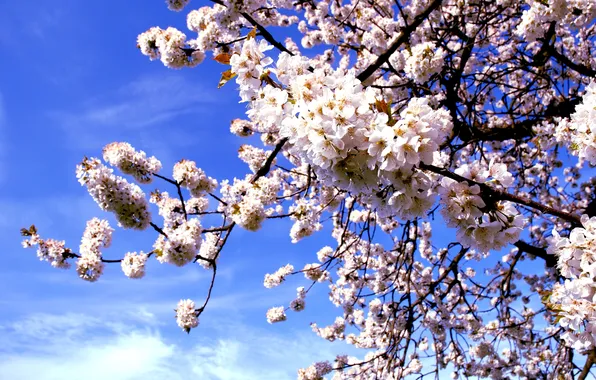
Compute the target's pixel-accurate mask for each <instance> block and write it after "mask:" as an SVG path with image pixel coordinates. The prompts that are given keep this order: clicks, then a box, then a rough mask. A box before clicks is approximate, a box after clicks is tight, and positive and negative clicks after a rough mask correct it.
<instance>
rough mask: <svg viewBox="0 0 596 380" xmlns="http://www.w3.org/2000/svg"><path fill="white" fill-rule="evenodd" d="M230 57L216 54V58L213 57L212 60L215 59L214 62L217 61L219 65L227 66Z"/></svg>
mask: <svg viewBox="0 0 596 380" xmlns="http://www.w3.org/2000/svg"><path fill="white" fill-rule="evenodd" d="M231 57H232V56H231V55H229V54H228V53H221V54H218V55H217V56H215V58H213V59H215V61H217V62H219V63H221V64H224V65H229V64H230V58H231Z"/></svg>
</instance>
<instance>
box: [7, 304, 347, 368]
mask: <svg viewBox="0 0 596 380" xmlns="http://www.w3.org/2000/svg"><path fill="white" fill-rule="evenodd" d="M109 318H114V315H105V314H104V315H102V316H89V315H85V314H54V315H52V314H34V315H30V316H28V317H26V318H23V319H22V320H20V321H15V322H12V323H8V324H4V325H1V326H0V373H2V374H3V376H6V378H10V379H14V380H20V379H33V378H35V379H38V380H54V379H56V380H57V379H60V380H70V379H73V380H74V379H79V378H80V376H81V374H85V378H86V379H90V380H93V379H108V378H109V379H111V380H134V379H144V380H152V379H160V380H161V379H172V380H174V379H189V378H199V379H203V380H252V379H255V380H256V379H259V380H263V379H272V380H273V379H275V380H283V379H295V378H296V370H297V368H299V367H304V366H308V365H309V364H310V363H312V362H313V361H316V360H320V359H331V358H332V357H333V352H334V351H335V350H336V349H337V346H336V345H332V344H329V343H326V342H324V341H322V340H321V339H320V338H318V337H316V336H314V334H309V335H297V334H295V333H292V332H290V333H281V332H280V330H279V329H274V328H270V329H265V330H261V329H255V328H248V327H247V326H245V325H241V324H227V325H225V326H223V325H222V326H220V327H222V328H220V329H218V330H219V331H218V337H214V336H213V335H211V334H209V331H208V330H201V329H197V330H195V331H193V334H191V335H190V336H187V335H185V334H182V333H180V334H179V335H177V336H176V337H175V338H172V339H168V338H166V337H164V336H163V335H162V334H160V333H159V332H158V331H157V330H156V329H155V328H154V327H152V326H151V325H149V326H148V325H147V324H146V323H145V322H146V321H140V320H135V319H134V318H131V316H130V315H125V316H122V315H120V316H119V317H117V319H109ZM276 330H277V331H276ZM222 331H224V332H227V333H222Z"/></svg>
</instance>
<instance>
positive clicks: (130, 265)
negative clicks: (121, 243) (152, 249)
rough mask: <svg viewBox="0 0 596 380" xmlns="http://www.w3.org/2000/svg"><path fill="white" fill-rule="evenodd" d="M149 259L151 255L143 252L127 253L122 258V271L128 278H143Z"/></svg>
mask: <svg viewBox="0 0 596 380" xmlns="http://www.w3.org/2000/svg"><path fill="white" fill-rule="evenodd" d="M148 258H149V255H148V254H146V253H143V252H139V253H136V252H127V253H126V254H125V255H124V257H123V258H122V262H121V266H122V271H123V272H124V274H125V275H126V277H128V278H143V277H145V263H146V262H147V259H148Z"/></svg>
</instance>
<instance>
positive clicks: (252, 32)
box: [246, 26, 257, 40]
mask: <svg viewBox="0 0 596 380" xmlns="http://www.w3.org/2000/svg"><path fill="white" fill-rule="evenodd" d="M256 36H257V27H256V26H255V27H254V28H252V30H251V31H250V32H248V35H247V36H246V37H248V39H249V40H250V39H251V38H255V37H256Z"/></svg>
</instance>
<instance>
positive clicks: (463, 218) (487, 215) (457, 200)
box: [439, 161, 525, 252]
mask: <svg viewBox="0 0 596 380" xmlns="http://www.w3.org/2000/svg"><path fill="white" fill-rule="evenodd" d="M455 173H456V174H459V175H461V176H462V177H464V178H467V179H470V180H473V181H475V182H476V183H480V184H484V183H487V182H489V181H492V182H495V183H497V184H499V185H501V186H503V187H509V186H511V184H512V183H513V177H512V175H511V173H509V172H508V171H507V168H506V165H504V164H502V163H498V162H496V161H491V162H490V164H489V166H488V168H485V167H482V166H481V165H480V164H478V163H476V164H475V165H462V166H460V167H459V168H457V169H456V170H455ZM489 178H491V180H489ZM439 193H440V194H441V202H442V204H443V208H442V209H441V214H442V215H443V217H444V218H445V220H446V222H447V225H448V226H449V227H453V228H456V229H457V238H458V241H459V242H460V243H462V245H463V246H464V247H473V248H477V249H480V250H481V251H482V252H488V251H490V250H492V249H495V250H499V249H501V248H503V247H504V246H506V245H508V244H510V243H514V242H516V241H517V240H518V239H519V236H520V233H521V231H522V229H523V227H524V225H525V219H524V218H523V216H522V215H521V214H520V213H519V211H517V209H516V208H515V207H514V206H513V204H512V203H511V202H507V201H498V202H494V204H488V205H487V204H486V202H485V201H484V199H483V197H482V190H481V188H480V186H479V185H478V184H473V185H470V184H469V183H468V182H458V181H455V180H453V179H451V178H447V177H443V178H442V179H441V186H440V187H439Z"/></svg>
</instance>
